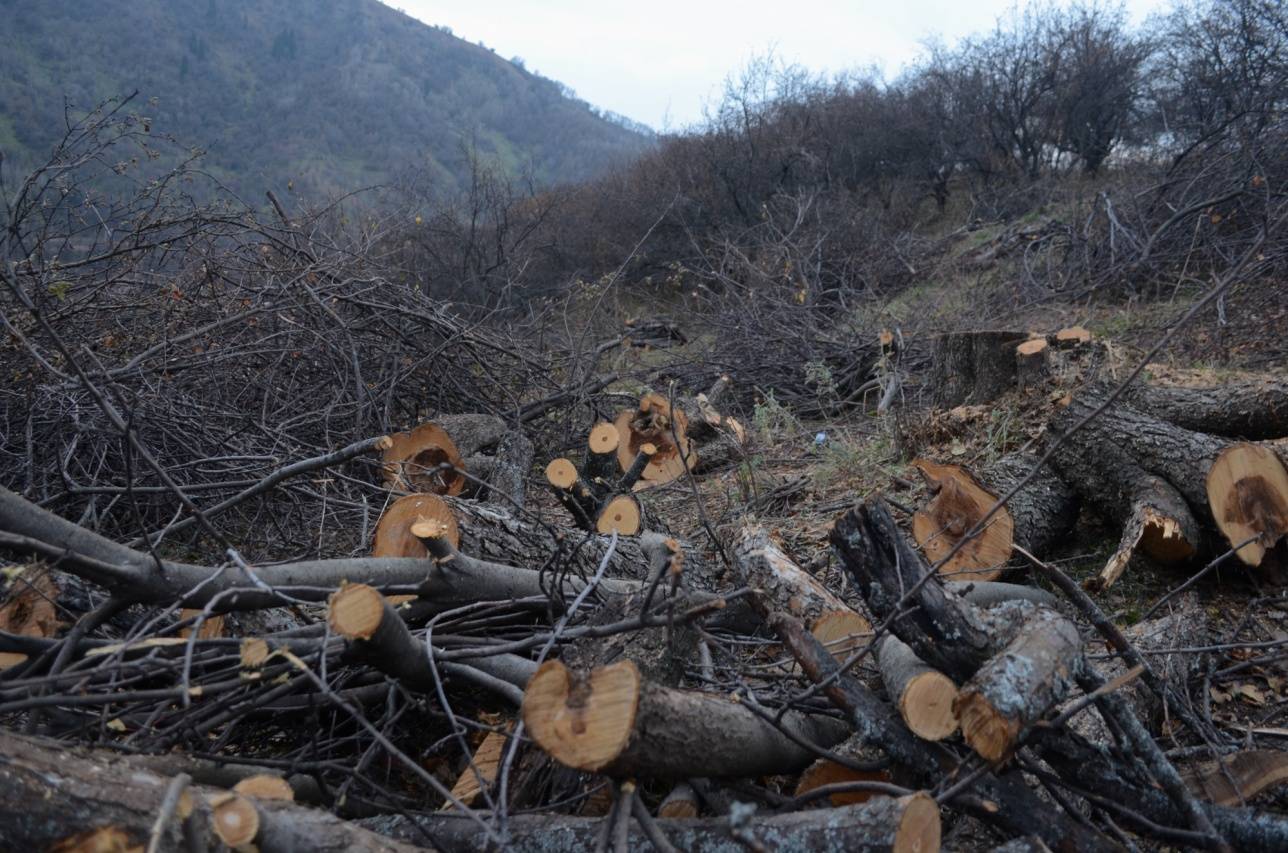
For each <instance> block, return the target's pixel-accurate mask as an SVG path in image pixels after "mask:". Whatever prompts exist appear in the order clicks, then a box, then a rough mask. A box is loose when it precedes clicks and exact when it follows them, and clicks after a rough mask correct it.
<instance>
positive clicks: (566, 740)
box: [523, 661, 640, 771]
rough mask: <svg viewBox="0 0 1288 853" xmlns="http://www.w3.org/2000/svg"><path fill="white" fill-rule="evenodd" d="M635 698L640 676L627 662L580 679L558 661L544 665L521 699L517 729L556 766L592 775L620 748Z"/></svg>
mask: <svg viewBox="0 0 1288 853" xmlns="http://www.w3.org/2000/svg"><path fill="white" fill-rule="evenodd" d="M639 694H640V674H639V670H638V669H637V668H636V666H635V664H634V663H632V662H631V661H621V662H619V663H615V664H612V665H610V666H606V667H601V668H599V669H596V670H594V671H592V672H591V673H590V674H589V675H588V676H583V677H574V675H573V673H571V672H570V671H569V670H568V668H567V667H566V666H564V665H563V664H562V663H561V662H559V661H547V662H545V663H544V664H542V665H541V666H540V667H539V668H538V669H537V671H536V672H535V673H534V674H533V676H532V679H531V680H530V681H529V682H528V689H527V690H526V691H525V692H524V694H523V723H524V725H525V726H526V727H527V728H528V731H530V732H531V733H532V738H533V740H535V741H536V742H537V744H538V745H540V746H541V748H542V749H544V750H545V751H546V752H548V753H549V754H550V756H551V757H552V758H554V759H555V760H556V761H558V762H560V763H561V764H564V765H566V766H568V767H572V768H575V769H577V770H588V771H596V770H599V769H601V768H603V767H606V766H608V765H609V764H611V763H612V761H613V760H614V759H615V758H617V756H618V755H620V754H621V753H622V751H623V750H624V749H625V748H626V745H627V743H628V742H629V740H630V737H631V733H632V731H633V730H634V728H635V712H636V709H637V708H638V705H639Z"/></svg>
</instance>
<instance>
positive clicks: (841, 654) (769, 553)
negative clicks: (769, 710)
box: [734, 527, 872, 660]
mask: <svg viewBox="0 0 1288 853" xmlns="http://www.w3.org/2000/svg"><path fill="white" fill-rule="evenodd" d="M734 563H735V564H736V565H737V567H738V571H739V573H740V574H741V575H742V579H743V582H744V583H746V584H747V586H750V587H752V588H753V589H755V590H757V598H759V599H763V601H762V603H761V606H762V607H763V608H764V609H766V610H777V611H782V612H784V613H789V614H791V615H792V616H795V617H796V618H798V619H800V620H801V621H803V622H804V623H805V624H806V625H807V626H808V627H809V629H810V632H811V633H812V634H813V635H814V636H815V637H816V638H817V639H818V640H819V642H821V643H823V644H824V645H825V646H827V648H828V649H829V650H830V651H831V652H832V654H833V655H835V656H836V657H837V658H838V659H841V660H843V659H845V658H846V657H848V656H849V655H850V653H851V652H853V651H854V650H855V649H856V648H858V647H860V646H861V645H863V644H864V643H866V642H867V641H868V640H869V639H871V637H872V625H871V623H870V622H869V621H868V620H867V618H866V617H865V616H864V615H863V614H861V613H859V612H857V611H855V610H854V608H852V607H850V605H848V604H846V603H845V602H844V601H842V600H841V599H840V598H839V597H838V596H836V595H835V594H834V593H832V592H831V591H830V590H829V589H828V588H827V587H825V586H823V585H822V584H821V583H819V582H818V581H817V580H815V579H814V578H813V577H812V576H810V575H809V574H808V573H807V572H805V571H804V570H803V569H801V568H800V567H799V566H797V565H796V564H795V563H794V562H792V560H791V558H790V557H788V556H787V555H786V554H785V553H783V551H782V549H781V548H779V547H778V546H777V545H776V544H774V542H773V540H772V539H771V538H770V536H769V533H768V531H766V530H765V529H764V528H761V527H747V528H745V529H744V530H743V531H742V534H741V535H740V536H739V537H738V542H737V545H736V546H735V549H734Z"/></svg>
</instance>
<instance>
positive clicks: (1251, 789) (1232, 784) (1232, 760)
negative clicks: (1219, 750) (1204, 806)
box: [1181, 749, 1288, 806]
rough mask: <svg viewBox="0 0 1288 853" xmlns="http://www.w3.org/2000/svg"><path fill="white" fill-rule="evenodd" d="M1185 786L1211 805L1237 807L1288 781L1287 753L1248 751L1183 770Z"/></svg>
mask: <svg viewBox="0 0 1288 853" xmlns="http://www.w3.org/2000/svg"><path fill="white" fill-rule="evenodd" d="M1181 777H1182V778H1183V779H1184V780H1185V784H1186V786H1187V787H1188V788H1189V789H1190V790H1191V791H1193V792H1194V793H1195V794H1197V795H1198V796H1200V797H1202V798H1203V799H1205V800H1207V801H1208V802H1209V803H1216V804H1217V805H1219V806H1238V805H1243V804H1244V803H1245V802H1246V801H1248V800H1250V799H1252V798H1253V797H1255V796H1256V795H1257V794H1259V793H1261V792H1262V791H1264V790H1266V789H1267V788H1271V787H1273V786H1276V785H1280V784H1282V783H1283V782H1285V781H1288V753H1285V752H1278V751H1275V750H1269V749H1249V750H1244V751H1243V752H1236V753H1235V754H1234V755H1225V756H1222V757H1221V759H1220V760H1219V761H1209V762H1207V763H1205V764H1201V765H1199V766H1197V767H1191V768H1187V769H1185V770H1183V771H1181Z"/></svg>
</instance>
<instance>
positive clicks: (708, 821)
mask: <svg viewBox="0 0 1288 853" xmlns="http://www.w3.org/2000/svg"><path fill="white" fill-rule="evenodd" d="M413 821H415V822H416V823H418V824H419V827H420V829H418V828H417V827H416V826H414V825H413ZM361 823H362V825H363V826H365V827H370V828H371V829H374V830H375V831H377V832H381V833H383V834H386V835H389V836H391V837H393V838H398V839H407V840H409V841H410V840H414V839H416V838H421V837H423V836H421V835H419V832H420V831H421V830H423V831H425V832H428V833H429V834H430V835H431V836H432V837H433V839H434V844H435V845H436V846H437V848H438V849H439V850H441V851H443V853H473V851H476V850H482V849H484V848H485V847H486V840H485V839H484V838H483V837H482V835H481V833H480V832H479V829H478V825H477V824H475V823H471V822H467V821H466V820H464V819H463V818H460V817H455V816H450V815H435V816H434V817H423V816H417V817H414V818H413V817H403V816H401V815H391V816H387V817H379V818H368V819H366V820H363V821H362V822H361ZM506 827H507V829H508V830H509V833H510V834H509V836H508V838H507V839H506V840H507V842H508V847H507V849H508V850H510V851H512V853H548V851H550V850H566V851H569V852H570V853H589V851H592V850H596V849H599V848H598V847H597V841H598V838H599V835H600V833H601V831H602V827H603V820H602V819H601V818H587V817H569V816H566V815H513V816H511V817H510V819H509V820H508V821H507V822H506ZM657 828H658V829H659V830H660V831H661V832H662V834H663V835H665V836H666V837H667V839H668V840H669V841H670V843H671V845H673V846H674V847H675V848H676V849H678V850H684V851H691V853H729V851H731V850H740V849H752V850H782V851H793V850H795V851H805V850H820V851H827V850H831V851H840V850H847V851H855V853H887V851H889V853H895V851H897V853H935V852H936V851H938V850H939V849H940V835H941V831H942V826H941V824H940V817H939V808H938V806H936V805H935V801H934V799H932V798H931V797H930V796H929V795H928V794H926V793H924V792H919V793H915V794H910V795H908V796H906V797H899V798H894V797H876V798H873V799H871V800H869V801H868V802H866V803H862V804H859V805H850V806H841V807H839V808H835V809H826V810H815V811H801V812H791V813H788V814H778V815H768V816H764V817H760V816H756V817H750V816H743V817H741V818H734V817H718V818H701V819H688V820H658V821H657ZM651 844H652V842H651V841H650V840H649V838H648V836H647V835H646V834H645V833H644V831H643V830H642V829H640V828H639V827H638V825H633V826H632V827H631V829H630V831H629V834H628V836H627V837H626V846H625V848H623V849H630V850H649V849H654V848H652V847H651Z"/></svg>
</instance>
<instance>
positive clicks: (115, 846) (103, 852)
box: [46, 826, 143, 853]
mask: <svg viewBox="0 0 1288 853" xmlns="http://www.w3.org/2000/svg"><path fill="white" fill-rule="evenodd" d="M142 850H143V846H142V845H140V844H138V843H136V841H135V838H134V836H133V835H131V834H130V833H129V832H127V831H126V830H124V829H122V828H120V827H119V826H102V827H99V828H98V829H91V830H88V831H86V832H78V833H76V834H75V835H73V836H71V837H70V838H64V839H62V840H61V841H59V842H57V843H55V844H54V845H53V846H52V847H49V848H48V849H47V851H46V853H139V851H142Z"/></svg>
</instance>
